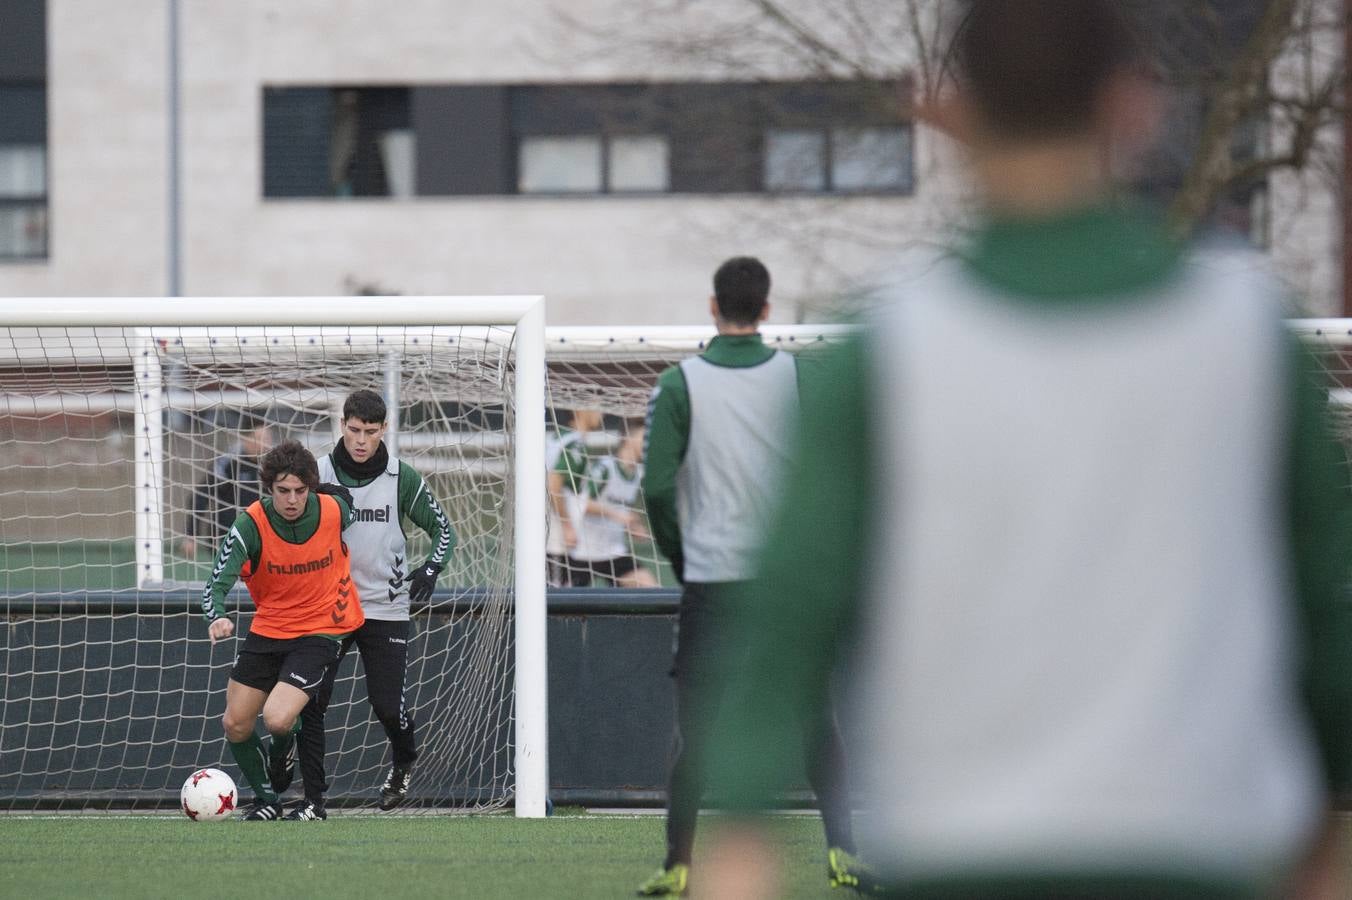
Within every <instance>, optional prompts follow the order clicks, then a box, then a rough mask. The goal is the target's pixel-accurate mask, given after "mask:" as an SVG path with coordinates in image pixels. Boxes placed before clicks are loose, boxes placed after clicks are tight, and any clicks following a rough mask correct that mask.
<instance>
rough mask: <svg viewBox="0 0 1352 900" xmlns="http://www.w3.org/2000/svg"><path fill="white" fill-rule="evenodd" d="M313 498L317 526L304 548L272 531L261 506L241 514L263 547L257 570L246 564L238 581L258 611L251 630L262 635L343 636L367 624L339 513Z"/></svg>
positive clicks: (322, 497) (326, 499)
mask: <svg viewBox="0 0 1352 900" xmlns="http://www.w3.org/2000/svg"><path fill="white" fill-rule="evenodd" d="M316 496H318V498H319V527H318V528H316V529H315V533H314V534H313V535H311V536H310V539H309V540H308V541H306V542H305V543H303V544H293V543H290V542H289V541H285V540H283V539H282V538H281V536H280V535H278V534H277V532H275V531H273V530H272V525H271V523H269V522H268V515H267V513H266V512H264V511H263V504H262V502H260V501H255V502H254V503H252V504H251V505H250V506H249V508H248V509H247V510H245V512H247V513H248V514H249V518H251V519H253V521H254V525H256V526H257V527H258V535H259V537H260V538H261V540H262V544H263V546H262V551H261V552H260V553H259V555H258V571H251V568H252V567H251V566H250V564H249V563H248V562H246V563H245V564H244V571H243V572H242V573H241V577H242V578H243V579H244V583H245V585H247V586H248V588H249V596H251V597H252V598H253V602H254V606H255V607H256V608H257V610H258V612H257V613H256V614H255V615H254V620H253V625H252V626H251V630H252V631H254V632H257V633H258V634H261V635H263V636H264V637H270V638H296V637H304V636H305V635H308V634H347V633H348V632H350V631H355V630H357V629H358V628H360V627H361V624H362V622H364V621H366V615H365V613H363V612H362V609H361V600H360V599H358V597H357V586H356V585H355V584H353V583H352V575H351V572H350V566H349V562H348V555H347V545H346V544H344V543H343V522H342V518H343V516H342V510H341V509H340V508H339V507H338V501H337V500H334V499H333V498H332V497H330V496H328V495H327V494H318V495H316Z"/></svg>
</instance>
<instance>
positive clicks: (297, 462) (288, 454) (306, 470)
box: [258, 441, 319, 491]
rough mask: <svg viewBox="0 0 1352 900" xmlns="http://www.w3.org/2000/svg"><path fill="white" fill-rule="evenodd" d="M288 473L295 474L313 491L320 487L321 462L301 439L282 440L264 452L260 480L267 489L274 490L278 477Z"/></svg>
mask: <svg viewBox="0 0 1352 900" xmlns="http://www.w3.org/2000/svg"><path fill="white" fill-rule="evenodd" d="M287 475H295V476H296V477H297V478H299V479H300V480H301V482H302V483H303V484H304V485H305V486H306V487H307V488H309V489H310V490H312V491H313V490H316V489H317V488H318V487H319V464H318V463H316V462H315V457H314V454H313V453H311V452H310V451H309V450H306V449H305V446H304V445H303V444H301V442H300V441H282V442H281V443H280V444H278V445H277V446H276V447H273V448H272V449H271V450H269V451H268V452H267V453H264V454H263V459H262V462H260V463H259V466H258V480H259V481H260V482H262V484H263V490H265V491H270V490H272V486H273V485H274V484H276V483H277V479H279V478H285V477H286V476H287Z"/></svg>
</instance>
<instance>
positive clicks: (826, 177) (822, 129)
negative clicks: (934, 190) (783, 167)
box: [761, 121, 915, 197]
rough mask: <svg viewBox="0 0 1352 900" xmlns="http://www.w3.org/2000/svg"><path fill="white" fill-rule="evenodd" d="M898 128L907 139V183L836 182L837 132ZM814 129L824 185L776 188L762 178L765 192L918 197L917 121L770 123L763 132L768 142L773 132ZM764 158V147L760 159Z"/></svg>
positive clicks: (839, 195)
mask: <svg viewBox="0 0 1352 900" xmlns="http://www.w3.org/2000/svg"><path fill="white" fill-rule="evenodd" d="M870 130H877V131H897V132H901V133H902V134H905V135H907V138H906V158H905V163H906V178H905V183H904V184H902V185H898V186H896V187H886V186H882V185H878V186H870V187H858V188H842V187H837V186H836V184H835V159H836V141H835V137H836V134H837V133H839V132H842V131H870ZM775 131H779V132H802V133H807V132H811V133H813V134H816V135H818V136H820V137H821V139H822V156H821V166H820V175H821V176H822V187H821V188H820V189H814V188H773V187H770V186H769V185H768V184H765V178H764V177H762V185H763V188H762V192H763V193H765V194H768V195H770V196H772V197H826V196H830V197H913V196H915V123H914V122H912V121H903V122H878V123H872V124H870V123H863V122H859V123H856V122H850V123H843V122H833V123H828V124H823V125H787V126H780V125H769V126H766V128H765V131H764V139H765V142H766V143H768V142H769V136H770V133H771V132H775ZM764 157H765V149H764V146H762V152H761V158H762V159H764Z"/></svg>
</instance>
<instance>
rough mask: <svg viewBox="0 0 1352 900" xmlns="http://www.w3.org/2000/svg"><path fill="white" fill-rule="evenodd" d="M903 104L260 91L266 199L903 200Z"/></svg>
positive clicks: (748, 93) (568, 88)
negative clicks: (850, 196) (773, 196)
mask: <svg viewBox="0 0 1352 900" xmlns="http://www.w3.org/2000/svg"><path fill="white" fill-rule="evenodd" d="M911 93H912V92H911V90H910V89H909V86H908V83H907V82H906V81H905V80H904V79H903V80H900V81H878V80H872V81H869V80H851V81H780V82H710V81H699V82H679V81H677V82H620V83H610V84H581V83H561V84H505V83H497V84H418V85H415V86H411V87H359V86H341V85H323V86H321V85H316V86H313V87H294V86H287V87H275V88H274V87H265V88H264V89H263V167H262V168H263V195H264V196H265V197H346V196H354V197H365V196H388V197H406V196H419V197H470V196H488V197H492V196H499V197H500V196H508V195H514V194H527V195H533V196H538V195H553V196H559V197H582V196H587V197H590V196H595V195H654V194H709V195H720V194H760V193H765V192H772V193H802V194H819V193H842V194H843V193H878V194H906V193H910V192H911V191H912V190H913V189H914V179H915V175H914V168H913V161H912V141H913V136H912V130H911V125H910V123H909V117H910V111H909V110H908V109H907V108H906V106H905V100H904V98H906V97H909V96H910V94H911ZM0 133H3V131H2V130H0Z"/></svg>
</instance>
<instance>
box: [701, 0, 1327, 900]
mask: <svg viewBox="0 0 1352 900" xmlns="http://www.w3.org/2000/svg"><path fill="white" fill-rule="evenodd" d="M954 41H955V43H954V53H953V60H954V64H955V67H956V74H957V88H956V90H955V91H954V93H953V94H952V95H951V96H950V97H948V98H947V100H946V101H945V104H944V106H943V107H942V108H941V109H940V110H939V111H938V113H937V114H938V115H940V116H941V118H942V122H943V124H944V125H945V127H947V128H948V129H949V130H950V131H952V132H953V133H954V134H955V135H956V136H957V137H958V138H960V139H961V140H962V141H963V142H964V143H965V144H966V145H967V147H968V149H969V151H970V154H971V159H970V163H971V167H972V172H973V175H974V177H975V179H976V182H977V185H978V187H979V189H980V195H981V197H982V199H983V201H984V216H983V218H982V220H981V221H980V223H979V227H978V229H977V231H976V233H975V234H974V235H973V238H972V241H971V244H970V246H968V247H967V248H966V249H965V251H964V252H963V253H961V254H959V255H958V256H957V257H956V258H954V259H952V260H949V261H946V262H942V263H940V264H938V265H937V266H935V267H934V268H933V269H931V270H929V271H928V272H926V273H925V274H923V275H919V276H913V277H911V278H910V279H909V280H907V281H906V282H905V283H904V287H903V286H898V287H895V288H891V289H888V291H889V293H888V295H887V296H886V297H885V298H884V299H885V300H886V301H887V302H886V303H884V304H882V305H881V307H880V312H878V313H877V314H876V315H875V316H874V317H873V318H872V319H871V320H870V321H869V322H868V327H867V328H866V329H864V330H863V331H862V333H861V335H860V336H859V337H858V338H857V339H855V340H854V341H853V342H852V343H851V344H849V345H848V346H847V347H846V348H845V349H844V351H843V352H841V353H839V354H838V355H837V356H836V358H835V359H834V360H833V361H832V362H831V363H830V364H829V366H830V368H831V369H832V371H831V374H830V377H829V378H828V379H826V380H825V381H824V382H823V383H822V384H821V390H820V391H819V392H815V393H812V394H808V393H807V392H805V395H804V400H803V416H802V426H801V434H800V440H799V444H798V447H799V456H798V458H797V460H796V463H795V471H794V474H793V475H792V476H791V477H790V479H789V481H788V482H787V484H786V487H785V492H784V497H783V503H782V506H781V512H780V513H779V515H778V519H777V522H776V525H775V526H774V527H773V529H772V531H771V533H770V537H769V541H768V547H767V550H766V553H765V557H764V560H763V566H762V573H763V574H762V575H761V577H760V580H759V581H758V582H756V583H755V585H754V587H753V589H752V590H750V591H748V592H746V596H745V597H743V598H742V600H743V603H742V606H741V611H742V617H743V619H744V621H743V623H742V626H743V628H744V629H745V634H747V635H748V638H747V639H748V641H749V643H750V644H751V646H752V650H751V658H750V660H749V662H748V664H747V665H746V666H745V669H744V670H739V671H740V672H741V674H740V677H738V678H734V679H730V681H731V682H732V683H730V684H729V685H728V686H727V688H726V696H727V697H728V698H729V701H730V702H729V703H728V704H726V705H725V707H724V713H725V714H724V715H723V716H722V717H721V718H720V720H719V722H718V723H717V725H716V727H715V733H714V736H713V738H714V744H713V749H712V750H711V752H710V757H709V764H710V766H711V772H710V775H711V778H712V784H711V786H712V787H714V788H716V789H721V791H723V792H724V793H727V794H731V795H732V796H733V798H734V801H735V804H734V805H735V806H736V807H738V808H740V809H742V810H753V809H757V808H763V807H764V806H765V805H766V804H769V803H773V799H772V798H773V796H774V794H775V792H776V791H777V790H778V789H780V788H781V787H782V786H783V785H784V784H785V783H786V782H787V780H788V778H789V777H790V776H791V775H792V770H791V758H786V753H785V752H784V751H785V749H786V748H790V747H791V746H792V745H793V743H794V742H793V740H792V734H793V730H794V725H795V723H796V722H797V721H800V720H802V719H803V718H804V716H805V715H807V713H806V712H805V711H806V710H811V709H813V708H816V707H818V706H820V705H821V704H822V703H823V702H824V701H825V698H826V689H825V684H826V681H827V675H828V673H830V672H831V670H832V668H833V666H834V665H835V663H836V662H837V661H838V660H839V659H841V658H843V657H848V659H849V663H850V669H851V671H852V673H853V674H854V675H855V676H856V677H855V678H854V679H853V681H852V687H853V690H852V695H853V700H854V701H855V703H854V707H853V708H854V709H855V710H856V711H857V712H858V714H859V716H860V717H861V719H862V725H863V727H862V728H861V729H860V733H861V734H862V735H864V746H863V747H861V748H860V751H861V752H860V753H859V755H858V756H857V757H856V759H857V760H858V762H859V763H860V764H861V765H860V768H861V770H862V775H863V780H862V787H863V796H864V798H865V802H866V806H867V812H866V813H865V814H864V815H863V816H862V817H861V822H860V849H861V852H862V853H863V854H864V856H865V858H867V859H869V860H870V862H871V863H872V864H874V865H875V866H877V867H878V868H879V870H880V874H881V875H882V876H883V878H884V881H885V882H886V883H887V885H888V886H889V888H890V889H891V890H893V891H895V892H896V893H898V894H899V895H904V896H907V897H935V896H943V897H963V898H994V897H1000V898H1010V897H1030V898H1031V897H1037V898H1072V897H1073V898H1128V897H1131V898H1139V897H1152V898H1155V897H1184V896H1187V897H1245V896H1273V895H1278V896H1302V897H1330V898H1331V897H1341V898H1346V897H1348V896H1352V889H1350V888H1349V887H1348V885H1347V883H1346V881H1345V880H1344V879H1345V872H1344V868H1343V861H1342V860H1340V859H1339V857H1340V855H1341V854H1342V853H1343V852H1345V839H1343V845H1344V846H1341V847H1340V846H1339V840H1338V838H1337V829H1336V827H1335V826H1334V825H1333V824H1332V823H1333V820H1332V818H1331V816H1330V813H1329V806H1330V800H1331V798H1332V797H1333V796H1335V795H1336V794H1338V793H1340V792H1345V791H1346V790H1347V789H1348V787H1349V786H1350V785H1352V765H1350V763H1352V616H1350V615H1349V604H1348V601H1347V600H1346V599H1345V597H1344V588H1345V586H1346V566H1345V564H1344V563H1345V560H1346V559H1347V557H1348V553H1349V548H1352V537H1349V532H1348V528H1347V523H1346V514H1347V510H1348V502H1347V484H1348V480H1347V475H1346V473H1345V471H1344V469H1345V465H1344V460H1343V456H1342V453H1341V451H1340V449H1339V448H1338V447H1337V445H1336V443H1335V441H1334V440H1333V439H1332V436H1331V435H1332V432H1331V430H1330V427H1329V422H1328V420H1327V411H1326V392H1325V391H1324V390H1323V389H1321V388H1320V386H1319V379H1318V375H1317V370H1316V368H1315V365H1314V362H1313V360H1311V359H1310V358H1308V357H1307V356H1306V355H1305V353H1304V352H1303V351H1302V350H1301V348H1300V347H1299V346H1298V345H1297V344H1296V342H1295V341H1294V340H1293V339H1292V338H1291V337H1290V336H1289V335H1288V334H1287V333H1286V331H1285V329H1284V327H1283V325H1282V323H1281V321H1280V319H1279V315H1280V300H1281V290H1280V288H1279V287H1278V286H1277V285H1276V284H1275V283H1274V282H1273V281H1272V280H1271V279H1269V278H1268V277H1267V276H1265V275H1264V274H1263V272H1262V271H1261V267H1260V265H1259V263H1258V261H1257V259H1256V258H1253V257H1252V256H1251V255H1250V254H1248V253H1245V252H1242V251H1240V250H1238V249H1228V248H1210V249H1199V248H1189V247H1185V246H1179V245H1177V244H1176V243H1175V242H1174V241H1172V240H1171V239H1170V238H1169V236H1168V234H1167V233H1166V231H1165V229H1164V227H1163V225H1162V223H1161V222H1159V221H1157V220H1156V219H1155V218H1154V217H1152V216H1151V215H1149V214H1148V213H1145V212H1143V211H1141V210H1136V209H1132V208H1129V207H1126V208H1123V207H1119V206H1116V205H1114V204H1112V203H1110V202H1109V199H1108V196H1109V192H1110V185H1109V183H1108V181H1107V178H1106V174H1105V160H1107V159H1109V158H1112V154H1121V153H1123V152H1129V151H1132V150H1137V151H1139V150H1140V149H1142V148H1143V146H1144V145H1145V144H1146V143H1147V138H1148V137H1149V135H1150V132H1151V130H1152V129H1153V112H1154V110H1155V109H1156V107H1157V103H1156V99H1155V96H1154V88H1153V86H1152V85H1151V83H1150V81H1149V80H1148V79H1147V78H1146V77H1145V76H1144V74H1143V67H1142V65H1141V63H1142V59H1143V56H1142V51H1141V48H1139V47H1138V45H1137V44H1136V43H1135V39H1134V36H1133V35H1132V33H1131V31H1130V29H1129V28H1128V26H1127V25H1126V23H1125V22H1124V21H1123V20H1122V19H1121V18H1120V12H1119V4H1117V3H1114V2H1111V0H978V2H975V3H972V4H971V5H970V8H969V10H968V11H967V14H966V16H965V18H964V20H963V23H962V25H961V26H960V28H959V30H958V32H957V34H956V36H955V38H954ZM1117 158H1120V156H1119V157H1117ZM762 834H763V832H762V826H760V825H759V824H756V822H755V820H754V819H745V820H741V824H739V825H735V826H731V827H729V828H728V829H727V830H725V831H724V832H723V833H722V835H721V836H720V838H719V839H718V841H717V842H716V846H715V847H714V848H713V849H712V850H711V852H710V853H709V854H708V856H707V858H705V859H702V860H701V861H700V865H699V866H697V867H696V868H695V869H694V870H693V871H694V872H695V877H694V879H693V881H692V888H693V889H694V890H695V892H696V893H697V894H698V895H700V896H705V897H717V896H729V897H731V896H736V897H739V898H746V897H752V896H757V895H761V896H769V895H772V894H773V892H774V886H773V882H772V881H771V880H770V879H771V878H772V869H773V867H772V865H771V860H772V856H771V854H770V849H769V847H768V845H767V844H766V842H765V839H764V837H763V836H762Z"/></svg>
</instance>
